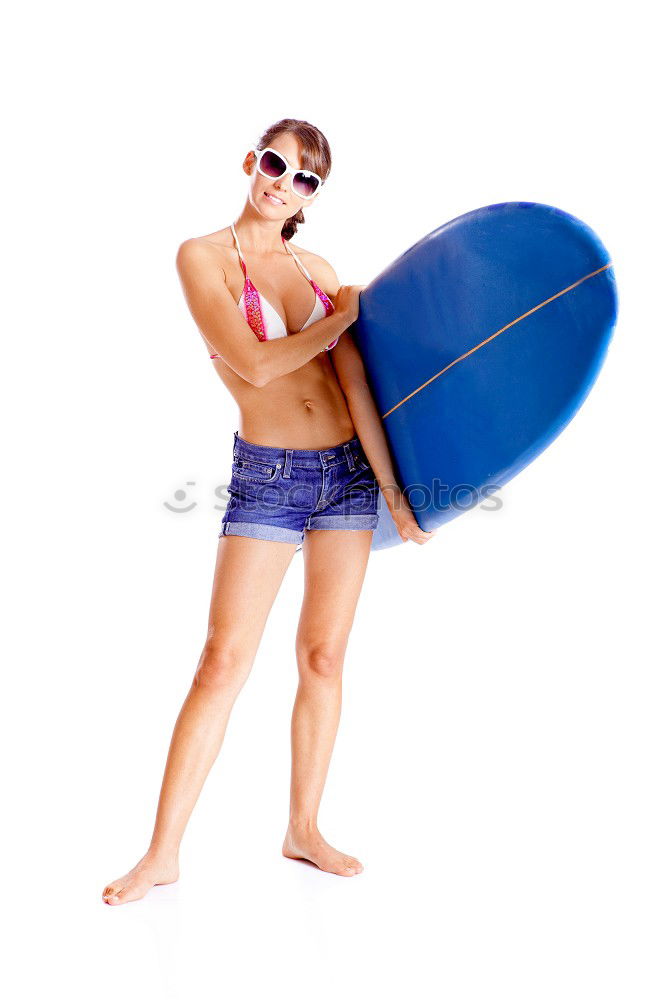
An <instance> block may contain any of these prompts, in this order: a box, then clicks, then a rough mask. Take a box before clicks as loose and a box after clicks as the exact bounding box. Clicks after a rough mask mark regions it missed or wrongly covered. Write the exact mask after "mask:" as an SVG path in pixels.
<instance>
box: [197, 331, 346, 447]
mask: <svg viewBox="0 0 666 1000" xmlns="http://www.w3.org/2000/svg"><path fill="white" fill-rule="evenodd" d="M248 335H249V336H254V334H252V333H251V332H250V331H248ZM291 336H298V334H291ZM213 364H214V366H215V370H216V371H217V373H218V375H219V376H220V378H221V379H222V381H223V382H224V384H225V386H226V387H227V389H228V390H229V392H230V393H231V395H232V396H233V397H234V399H235V400H236V403H237V405H238V410H239V418H238V428H237V429H238V434H239V436H240V437H242V438H244V439H245V440H246V441H251V442H252V444H260V445H261V444H262V445H267V446H268V447H270V448H299V449H300V448H308V449H316V450H317V451H322V450H324V449H326V448H334V447H335V446H336V445H338V444H343V442H345V441H349V439H350V438H352V437H354V435H355V433H356V432H355V429H354V424H353V422H352V419H351V416H350V414H349V409H348V407H347V400H346V398H345V395H344V393H343V391H342V389H341V388H340V383H339V382H338V380H337V377H336V374H335V370H334V369H333V365H332V363H331V360H330V357H329V356H328V352H327V351H325V352H321V353H320V354H318V355H317V356H316V357H314V358H311V359H310V361H308V362H307V363H306V364H304V365H303V366H302V367H301V368H298V369H296V371H293V372H288V373H287V374H286V375H281V376H280V377H279V378H276V379H273V380H272V381H271V382H269V383H268V384H267V385H263V386H261V387H258V386H255V385H252V384H251V383H250V382H246V381H245V379H243V378H241V377H240V376H239V375H237V374H236V372H235V371H234V370H233V369H232V368H230V367H229V365H228V364H227V363H226V362H225V361H224V360H223V359H222V358H219V359H217V360H215V361H214V362H213Z"/></svg>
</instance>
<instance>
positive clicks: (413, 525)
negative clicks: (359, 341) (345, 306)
mask: <svg viewBox="0 0 666 1000" xmlns="http://www.w3.org/2000/svg"><path fill="white" fill-rule="evenodd" d="M330 354H331V360H332V362H333V367H334V368H335V373H336V375H337V378H338V382H339V383H340V386H341V388H342V391H343V392H344V394H345V397H346V400H347V407H348V409H349V413H350V415H351V418H352V422H353V424H354V427H355V429H356V433H357V435H358V437H359V440H360V442H361V444H362V445H363V450H364V452H365V453H366V455H367V456H368V461H369V462H370V465H371V466H372V471H373V473H374V475H375V479H376V480H377V482H378V483H379V488H380V489H381V491H382V494H383V496H384V499H385V501H386V506H387V507H388V509H389V511H390V513H391V516H392V517H393V520H394V521H395V524H396V527H397V529H398V532H399V534H400V537H401V538H402V540H403V542H406V541H407V539H408V538H411V539H412V540H413V541H415V542H418V543H419V544H423V543H424V542H427V541H428V540H429V539H430V538H432V537H433V535H435V533H436V532H435V531H423V530H422V529H421V528H420V527H419V526H418V523H417V521H416V518H415V517H414V514H413V512H412V509H411V507H410V505H409V500H408V499H407V497H406V496H405V494H404V493H403V492H402V490H401V489H400V486H399V485H398V483H397V481H396V476H395V469H394V466H393V461H392V459H391V454H390V452H389V447H388V442H387V440H386V434H385V433H384V427H383V425H382V421H381V417H380V415H379V411H378V410H377V406H376V404H375V401H374V398H373V396H372V394H371V392H370V388H369V386H368V383H367V379H366V372H365V365H364V364H363V359H362V358H361V355H360V354H359V351H358V348H357V347H356V344H355V343H354V341H353V338H352V337H345V338H344V340H341V341H340V342H339V343H338V344H336V346H335V347H334V348H332V349H331V352H330Z"/></svg>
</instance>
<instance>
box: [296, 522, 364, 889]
mask: <svg viewBox="0 0 666 1000" xmlns="http://www.w3.org/2000/svg"><path fill="white" fill-rule="evenodd" d="M371 544H372V531H370V530H368V531H344V530H341V531H338V530H331V529H327V530H326V529H325V530H316V531H306V533H305V541H304V542H303V556H304V560H305V596H304V600H303V608H302V610H301V617H300V621H299V625H298V632H297V636H296V656H297V660H298V672H299V684H298V691H297V694H296V701H295V704H294V712H293V716H292V723H291V752H292V771H291V803H290V810H289V827H288V830H287V834H286V837H285V840H284V844H283V847H282V853H283V854H284V855H285V857H288V858H307V860H308V861H312V862H313V863H314V864H316V865H317V866H318V867H319V868H321V869H323V870H324V871H327V872H334V873H335V874H336V875H356V874H358V873H359V872H361V871H363V865H362V864H361V862H360V861H358V859H357V858H354V857H351V856H350V855H348V854H343V853H342V852H341V851H337V850H336V849H335V848H334V847H331V845H330V844H328V843H327V842H326V841H325V840H324V838H323V837H322V836H321V834H320V833H319V830H318V828H317V813H318V810H319V802H320V800H321V796H322V792H323V790H324V782H325V781H326V774H327V772H328V766H329V762H330V759H331V754H332V752H333V744H334V743H335V736H336V733H337V731H338V723H339V721H340V708H341V704H342V665H343V662H344V655H345V650H346V647H347V640H348V638H349V633H350V631H351V627H352V622H353V620H354V614H355V612H356V605H357V602H358V598H359V595H360V593H361V587H362V585H363V579H364V577H365V571H366V567H367V563H368V558H369V555H370V546H371Z"/></svg>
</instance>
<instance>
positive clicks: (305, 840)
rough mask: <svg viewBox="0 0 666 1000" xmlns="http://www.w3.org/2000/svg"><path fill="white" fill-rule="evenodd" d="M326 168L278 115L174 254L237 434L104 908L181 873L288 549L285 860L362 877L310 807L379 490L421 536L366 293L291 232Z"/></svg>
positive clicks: (316, 797)
mask: <svg viewBox="0 0 666 1000" xmlns="http://www.w3.org/2000/svg"><path fill="white" fill-rule="evenodd" d="M330 168H331V154H330V148H329V145H328V142H327V140H326V138H325V137H324V136H323V135H322V133H321V132H320V131H319V130H318V129H317V128H315V127H314V126H313V125H310V124H308V123H307V122H302V121H297V120H294V119H283V120H282V121H280V122H277V123H276V124H275V125H273V126H271V128H269V129H268V130H267V131H266V132H265V133H264V135H263V136H262V138H261V140H260V142H259V146H258V149H257V151H251V152H249V153H248V154H247V156H246V157H245V160H244V162H243V170H244V171H245V173H246V174H247V175H248V176H250V178H251V180H250V188H249V194H248V197H247V201H246V203H245V206H244V208H243V211H242V212H241V214H240V216H239V217H238V219H237V220H236V222H235V223H234V224H233V225H232V226H231V227H229V228H225V229H222V230H219V231H218V232H215V233H211V234H210V235H208V236H202V237H197V238H193V239H189V240H186V241H185V242H184V243H183V244H182V245H181V246H180V248H179V251H178V255H177V268H178V273H179V276H180V280H181V283H182V286H183V290H184V293H185V297H186V299H187V302H188V305H189V308H190V311H191V313H192V316H193V318H194V320H195V322H196V324H197V326H198V328H199V330H200V332H201V334H202V337H203V338H204V341H205V342H206V344H207V345H208V346H209V348H210V349H211V350H210V356H211V359H212V362H213V364H214V366H215V370H216V371H217V374H218V375H219V376H220V378H221V379H222V381H223V382H224V384H225V385H226V387H227V388H228V389H229V391H230V392H231V393H232V395H233V396H234V398H235V400H236V402H237V404H238V407H239V411H240V418H239V423H240V433H239V432H238V431H237V432H236V433H235V434H234V448H233V459H234V461H233V464H232V479H231V483H230V485H229V494H230V500H229V503H228V506H227V508H226V510H225V513H224V517H223V518H222V525H221V531H220V535H219V542H218V550H217V561H216V566H215V576H214V581H213V593H212V599H211V606H210V616H209V623H208V636H207V639H206V642H205V644H204V647H203V651H202V653H201V657H200V659H199V663H198V666H197V669H196V671H195V675H194V678H193V681H192V686H191V688H190V691H189V693H188V695H187V697H186V699H185V702H184V704H183V707H182V709H181V712H180V715H179V717H178V719H177V722H176V726H175V729H174V733H173V737H172V740H171V746H170V749H169V754H168V757H167V763H166V769H165V774H164V780H163V783H162V790H161V793H160V798H159V804H158V808H157V817H156V820H155V827H154V832H153V836H152V840H151V843H150V847H149V849H148V851H147V853H146V854H145V855H144V857H143V858H141V860H140V861H139V863H138V864H137V865H136V866H135V867H134V868H133V869H132V870H131V871H130V872H129V873H128V874H127V875H125V876H124V877H123V878H119V879H116V880H115V881H114V882H111V883H110V884H109V885H107V886H106V888H105V889H104V892H103V899H104V900H105V901H106V902H107V903H110V904H112V905H117V904H119V903H125V902H129V901H130V900H135V899H139V898H141V896H143V895H145V893H146V892H147V891H148V889H150V888H151V887H152V886H153V885H157V884H163V883H166V882H174V881H175V880H176V879H177V878H178V851H179V846H180V841H181V838H182V836H183V832H184V830H185V826H186V823H187V821H188V819H189V816H190V814H191V812H192V809H193V807H194V804H195V802H196V800H197V798H198V796H199V793H200V791H201V788H202V786H203V783H204V781H205V779H206V776H207V774H208V772H209V770H210V768H211V766H212V764H213V761H214V760H215V758H216V756H217V754H218V752H219V749H220V746H221V744H222V740H223V738H224V733H225V729H226V726H227V721H228V718H229V714H230V712H231V708H232V706H233V704H234V701H235V699H236V697H237V695H238V693H239V691H240V689H241V688H242V686H243V684H244V682H245V680H246V679H247V676H248V674H249V672H250V669H251V667H252V663H253V660H254V657H255V654H256V651H257V647H258V645H259V641H260V639H261V635H262V632H263V629H264V625H265V623H266V619H267V616H268V613H269V611H270V608H271V606H272V604H273V601H274V599H275V597H276V595H277V592H278V590H279V587H280V584H281V582H282V579H283V577H284V574H285V572H286V570H287V567H288V566H289V563H290V562H291V559H292V556H293V555H294V553H295V552H296V550H297V548H298V547H299V545H300V544H301V543H302V551H303V557H304V561H305V593H304V601H303V606H302V610H301V615H300V621H299V625H298V631H297V635H296V655H297V661H298V670H299V686H298V692H297V695H296V701H295V705H294V711H293V717H292V730H291V733H292V780H291V803H290V819H289V825H288V829H287V832H286V836H285V840H284V844H283V847H282V853H283V854H284V855H285V857H288V858H305V859H307V860H309V861H311V862H313V863H314V864H315V865H317V866H318V867H319V868H321V869H322V870H323V871H327V872H334V873H336V874H338V875H355V874H357V873H359V872H361V871H362V867H363V866H362V865H361V863H360V861H358V860H357V859H356V858H354V857H351V856H349V855H347V854H344V853H343V852H341V851H338V850H336V849H335V848H334V847H332V846H331V845H330V844H329V843H327V841H325V840H324V838H323V837H322V836H321V834H320V833H319V830H318V828H317V813H318V808H319V802H320V799H321V796H322V792H323V788H324V782H325V779H326V773H327V770H328V766H329V761H330V758H331V753H332V750H333V744H334V741H335V736H336V732H337V728H338V722H339V718H340V706H341V691H342V685H341V679H342V665H343V659H344V653H345V648H346V645H347V640H348V637H349V633H350V629H351V625H352V621H353V618H354V612H355V609H356V604H357V601H358V598H359V593H360V590H361V585H362V583H363V578H364V575H365V570H366V565H367V561H368V557H369V554H370V545H371V541H372V532H373V529H374V527H375V526H376V524H377V519H378V514H377V508H378V500H379V489H381V490H382V493H383V495H384V497H385V500H386V503H387V506H388V508H389V510H390V511H391V514H392V516H393V518H394V520H395V523H396V525H397V529H398V531H399V532H400V536H401V538H402V539H403V541H406V540H407V539H412V540H413V541H415V542H418V543H420V544H422V543H423V542H425V541H427V540H428V539H429V538H430V537H431V536H432V535H433V534H434V532H424V531H422V530H421V529H420V528H419V526H418V524H417V523H416V520H415V518H414V515H413V513H412V511H411V509H410V508H409V504H408V502H407V499H406V498H405V497H404V495H403V494H402V493H401V491H400V488H399V486H398V484H397V483H396V480H395V474H394V469H393V466H392V463H391V458H390V455H389V451H388V447H387V444H386V439H385V436H384V432H383V429H382V425H381V420H380V417H379V415H378V413H377V410H376V407H375V404H374V401H373V399H372V397H371V395H370V392H369V390H368V386H367V384H366V381H365V372H364V368H363V363H362V361H361V358H360V355H359V354H358V352H357V350H356V347H355V345H354V343H353V340H352V338H351V337H349V336H347V337H345V336H344V333H345V331H346V330H347V329H348V327H349V326H350V325H351V324H352V323H353V322H354V320H355V319H356V317H357V316H358V302H359V294H360V291H361V287H362V286H358V285H353V286H347V285H343V286H341V285H340V282H339V281H338V279H337V276H336V274H335V271H334V270H333V268H332V267H331V265H330V264H329V263H328V262H327V261H325V260H324V259H323V258H322V257H319V256H317V255H316V254H313V253H308V252H307V251H305V250H303V249H301V248H300V247H297V248H292V247H290V246H289V245H288V243H287V240H290V239H291V237H292V236H293V234H294V233H295V231H296V228H297V223H299V222H304V221H305V219H304V216H303V212H302V209H303V208H304V207H305V206H309V205H312V204H313V203H314V201H315V200H316V199H317V198H318V197H319V193H320V189H321V186H322V183H323V181H324V180H325V179H326V177H327V176H328V174H329V172H330ZM306 279H307V280H306ZM255 282H257V284H258V288H259V289H261V290H262V291H261V292H259V291H258V289H257V286H256V285H255V284H254V283H255ZM313 292H314V306H313V301H312V300H313ZM329 296H331V297H332V298H333V301H331V298H330V297H329ZM306 317H307V318H306ZM304 319H305V322H304ZM287 331H292V332H293V333H294V335H292V336H287ZM253 332H254V335H253ZM296 334H297V335H296ZM356 434H358V436H356ZM361 441H362V444H361ZM322 529H324V530H322ZM332 608H334V609H335V613H334V614H332V613H331V609H332Z"/></svg>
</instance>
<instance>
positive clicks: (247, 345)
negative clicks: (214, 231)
mask: <svg viewBox="0 0 666 1000" xmlns="http://www.w3.org/2000/svg"><path fill="white" fill-rule="evenodd" d="M176 267H177V270H178V275H179V277H180V281H181V285H182V287H183V292H184V294H185V299H186V301H187V304H188V307H189V310H190V313H191V314H192V318H193V319H194V321H195V323H196V324H197V326H198V328H199V329H200V330H201V333H202V334H203V336H204V337H205V339H206V341H207V342H208V343H209V344H210V345H211V347H212V348H213V349H214V351H215V353H216V354H219V355H220V357H221V358H223V359H224V360H225V361H226V362H227V364H228V365H229V367H230V368H232V369H233V370H234V371H235V372H236V374H237V375H240V377H241V378H243V379H245V381H246V382H250V383H252V385H256V386H264V385H266V384H267V383H268V382H270V381H272V380H273V379H274V378H279V377H280V375H286V374H287V373H288V372H291V371H295V370H296V369H297V368H301V367H302V366H303V365H304V364H305V363H306V362H307V361H310V359H311V358H314V357H316V355H317V354H319V353H320V351H323V350H324V348H325V347H327V346H328V345H329V344H330V343H331V341H332V340H335V338H336V337H339V336H341V334H343V333H344V332H345V330H346V329H347V328H348V327H349V326H351V324H352V322H353V320H354V317H353V316H351V315H350V314H349V313H348V312H347V310H346V309H336V311H335V312H334V313H332V314H331V315H330V316H326V317H325V318H324V319H320V320H317V321H316V322H315V323H312V324H311V325H310V326H309V327H308V328H307V329H306V330H302V331H301V332H300V333H298V334H294V335H293V336H290V337H279V338H276V339H275V340H263V341H262V340H258V339H257V337H256V336H254V334H253V335H252V336H251V337H248V335H247V331H248V324H247V322H246V321H245V318H244V316H243V314H242V313H241V311H240V309H239V308H238V306H237V304H236V303H235V302H234V300H233V297H232V295H231V292H230V291H229V289H228V287H227V284H226V281H225V276H224V270H223V268H222V267H221V265H220V255H219V251H218V250H217V249H216V248H215V247H213V246H211V245H210V244H209V243H206V242H205V241H201V240H198V239H196V238H195V239H190V240H185V242H184V243H181V245H180V247H179V248H178V254H177V256H176Z"/></svg>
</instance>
